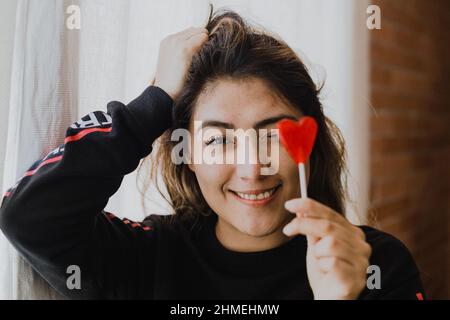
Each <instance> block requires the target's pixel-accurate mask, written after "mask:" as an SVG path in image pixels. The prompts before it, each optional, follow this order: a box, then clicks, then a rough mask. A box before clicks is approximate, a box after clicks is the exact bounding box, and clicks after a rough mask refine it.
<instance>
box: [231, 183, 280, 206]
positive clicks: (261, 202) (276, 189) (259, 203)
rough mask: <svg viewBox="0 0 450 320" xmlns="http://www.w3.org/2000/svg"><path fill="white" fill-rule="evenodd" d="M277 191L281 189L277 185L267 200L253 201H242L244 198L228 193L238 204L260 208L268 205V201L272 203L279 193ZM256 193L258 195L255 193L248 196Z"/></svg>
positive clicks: (232, 192) (234, 193) (233, 192)
mask: <svg viewBox="0 0 450 320" xmlns="http://www.w3.org/2000/svg"><path fill="white" fill-rule="evenodd" d="M279 189H281V184H280V185H278V186H277V187H275V191H274V192H273V193H272V194H271V195H270V196H269V197H268V198H263V199H254V200H250V199H244V198H242V197H240V196H238V195H237V193H236V192H235V191H231V190H230V192H231V194H232V195H233V197H235V198H236V199H237V200H239V201H240V202H242V203H244V204H246V205H250V206H252V207H261V206H264V205H266V204H268V203H269V202H270V201H272V200H273V199H274V198H275V197H276V196H277V194H278V193H279ZM256 193H260V192H259V191H258V192H256V191H252V192H248V194H256Z"/></svg>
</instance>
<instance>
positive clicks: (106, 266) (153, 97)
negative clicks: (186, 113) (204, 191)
mask: <svg viewBox="0 0 450 320" xmlns="http://www.w3.org/2000/svg"><path fill="white" fill-rule="evenodd" d="M171 105H172V99H171V98H170V97H169V95H167V94H166V93H165V92H164V91H163V90H162V89H160V88H158V87H154V86H151V87H148V88H147V89H146V90H145V91H144V92H143V93H142V95H141V96H139V97H138V98H137V99H135V100H134V101H132V102H131V103H130V104H128V105H127V106H125V105H124V104H122V103H120V102H110V103H109V104H108V106H107V111H108V112H107V113H104V112H101V111H96V112H93V113H90V114H88V115H86V116H85V117H83V118H81V119H80V120H79V121H78V122H76V123H74V124H72V125H71V126H70V127H69V128H68V129H67V134H66V137H65V140H64V143H63V144H62V145H60V146H59V147H58V148H56V149H55V150H54V151H52V152H51V153H50V154H48V155H47V156H46V157H45V158H43V159H41V160H39V161H37V162H35V163H34V164H33V165H32V166H31V167H30V168H29V170H28V171H27V172H26V173H25V174H24V175H23V177H22V178H21V179H20V180H19V181H18V183H16V185H15V186H14V187H13V188H11V189H9V190H8V191H7V193H6V194H5V196H4V199H3V202H2V205H1V208H0V227H1V229H2V231H3V232H4V234H5V235H6V237H7V238H8V239H9V240H10V241H11V243H12V244H13V245H14V246H15V247H16V249H17V250H18V251H19V252H20V253H21V254H22V255H23V256H24V257H25V258H26V259H27V260H28V261H29V262H30V263H31V264H32V266H33V267H34V268H35V269H36V270H37V271H38V272H39V273H40V274H41V275H42V276H43V277H44V278H45V279H46V280H47V281H48V282H49V283H50V284H51V285H52V286H54V287H55V288H56V289H57V290H58V291H59V292H61V293H62V294H64V295H66V296H68V297H74V298H94V297H99V296H102V295H106V294H108V295H109V294H111V292H113V291H116V290H119V291H121V293H122V294H124V293H126V294H130V295H133V292H131V290H133V289H138V288H137V286H134V285H132V287H133V289H131V288H129V290H123V289H124V288H121V287H122V285H121V284H120V283H118V282H120V280H121V277H123V276H124V275H125V274H127V273H128V274H130V273H131V275H130V277H129V279H124V283H126V282H128V285H129V284H132V283H133V279H134V278H133V276H132V275H133V272H136V271H137V270H136V268H137V267H138V266H135V265H134V264H133V262H135V261H137V260H136V258H135V256H136V255H138V254H139V253H140V252H139V250H141V248H142V247H143V246H147V245H149V244H151V241H152V237H153V235H152V230H151V229H150V228H149V227H148V226H147V227H146V226H143V225H136V224H133V223H123V222H122V221H121V220H120V219H117V218H113V217H112V215H110V214H106V213H105V212H103V211H102V210H103V208H104V207H105V206H106V204H107V202H108V199H109V197H111V196H112V195H113V194H114V193H115V192H116V191H117V189H118V188H119V186H120V184H121V182H122V179H123V176H124V175H126V174H128V173H130V172H132V171H133V170H135V168H136V167H137V165H138V164H139V161H140V159H142V158H143V157H145V156H147V155H148V154H149V153H150V151H151V149H152V143H153V141H154V140H155V139H156V138H157V137H158V136H160V135H161V134H162V133H163V132H164V131H165V130H166V129H167V128H168V127H169V126H170V123H171ZM138 242H139V243H138ZM149 248H150V247H149ZM147 254H149V255H151V252H147ZM124 261H127V262H126V263H124ZM69 266H77V267H79V268H80V271H81V276H82V278H81V282H80V284H81V290H78V289H72V290H70V289H69V288H67V284H66V281H67V279H68V277H69V276H70V274H68V273H67V268H68V267H69ZM99 266H102V268H98V267H99ZM101 269H103V270H101ZM148 272H150V269H149V270H148ZM115 277H117V278H115ZM111 285H112V287H111ZM106 291H108V293H106ZM113 295H114V294H113Z"/></svg>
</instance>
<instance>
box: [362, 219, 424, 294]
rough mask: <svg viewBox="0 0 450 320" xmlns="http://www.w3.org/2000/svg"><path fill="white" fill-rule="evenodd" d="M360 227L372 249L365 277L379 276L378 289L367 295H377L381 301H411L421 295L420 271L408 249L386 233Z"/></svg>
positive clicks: (367, 227) (372, 228)
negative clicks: (383, 299)
mask: <svg viewBox="0 0 450 320" xmlns="http://www.w3.org/2000/svg"><path fill="white" fill-rule="evenodd" d="M360 228H361V229H362V230H363V231H364V233H365V235H366V241H367V242H368V243H369V244H370V246H371V247H372V254H371V257H370V261H369V263H370V266H369V269H368V276H370V275H372V274H376V273H379V276H380V286H381V290H371V291H372V292H370V295H373V294H375V293H376V292H377V293H378V294H380V296H384V297H383V298H387V297H388V296H389V297H391V296H392V298H396V297H398V298H402V297H404V298H408V297H411V298H412V299H414V298H416V294H417V293H420V294H422V292H423V287H422V283H421V279H420V278H421V277H420V271H419V269H418V267H417V265H416V262H415V261H414V258H413V256H412V254H411V252H410V250H409V249H408V247H407V246H406V245H405V244H404V243H403V242H402V241H401V240H399V239H398V238H397V237H395V236H393V235H392V234H390V233H387V232H384V231H381V230H378V229H376V228H374V227H370V226H360ZM402 288H403V289H402ZM401 291H403V292H401ZM367 293H369V292H367Z"/></svg>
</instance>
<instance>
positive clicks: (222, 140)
mask: <svg viewBox="0 0 450 320" xmlns="http://www.w3.org/2000/svg"><path fill="white" fill-rule="evenodd" d="M232 142H233V141H231V140H229V139H226V138H225V137H223V136H220V137H219V136H217V137H211V138H209V139H208V140H206V142H205V144H206V145H207V146H209V145H210V144H226V143H232Z"/></svg>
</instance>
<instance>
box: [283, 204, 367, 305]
mask: <svg viewBox="0 0 450 320" xmlns="http://www.w3.org/2000/svg"><path fill="white" fill-rule="evenodd" d="M285 208H286V209H287V210H289V211H291V212H292V213H295V214H296V217H295V218H294V219H293V220H292V221H291V222H290V223H288V224H287V225H286V226H285V228H284V229H283V232H284V233H285V234H286V235H287V236H294V235H297V234H303V235H306V238H307V241H308V250H307V255H306V267H307V272H308V279H309V283H310V285H311V288H312V291H313V293H314V299H316V300H317V299H319V300H321V299H356V298H358V296H359V294H360V293H361V291H362V290H363V289H364V287H365V286H366V276H367V273H366V272H367V267H368V266H369V257H370V255H371V252H372V249H371V247H370V245H369V244H368V243H367V242H366V241H365V234H364V232H363V231H362V230H361V229H360V228H358V227H356V226H354V225H352V224H351V223H350V222H349V221H347V220H346V219H345V218H344V217H343V216H342V215H340V214H339V213H337V212H336V211H334V210H333V209H331V208H329V207H327V206H325V205H323V204H321V203H319V202H317V201H314V200H312V199H309V198H307V199H303V198H296V199H292V200H289V201H287V202H286V203H285Z"/></svg>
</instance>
